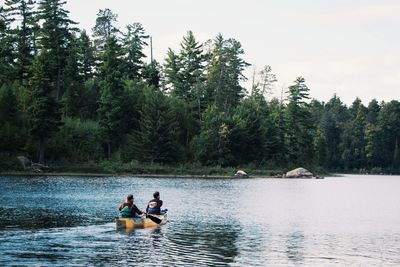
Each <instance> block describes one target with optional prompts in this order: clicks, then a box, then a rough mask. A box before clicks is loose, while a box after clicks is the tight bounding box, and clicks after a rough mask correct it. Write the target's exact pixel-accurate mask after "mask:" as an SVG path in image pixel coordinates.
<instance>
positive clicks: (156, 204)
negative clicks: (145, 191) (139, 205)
mask: <svg viewBox="0 0 400 267" xmlns="http://www.w3.org/2000/svg"><path fill="white" fill-rule="evenodd" d="M153 197H154V199H152V200H150V201H149V203H148V204H147V208H146V212H147V214H155V215H160V214H161V206H162V204H163V202H162V200H161V199H160V193H159V192H158V191H156V192H154V194H153Z"/></svg>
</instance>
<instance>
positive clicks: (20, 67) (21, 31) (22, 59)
mask: <svg viewBox="0 0 400 267" xmlns="http://www.w3.org/2000/svg"><path fill="white" fill-rule="evenodd" d="M5 4H6V5H7V6H8V8H7V9H6V11H7V12H8V13H9V15H10V19H11V21H13V22H14V21H17V22H18V23H17V27H16V28H15V29H13V30H11V33H12V36H13V39H14V41H15V46H16V61H15V63H14V64H15V69H16V75H17V77H16V78H17V79H18V80H19V82H20V84H26V82H27V81H28V79H29V69H30V67H31V65H32V62H33V57H34V53H35V51H34V49H35V44H36V37H35V35H36V31H37V29H38V26H37V24H36V12H35V11H34V8H35V2H34V1H32V0H6V1H5Z"/></svg>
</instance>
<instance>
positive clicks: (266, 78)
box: [251, 65, 278, 99]
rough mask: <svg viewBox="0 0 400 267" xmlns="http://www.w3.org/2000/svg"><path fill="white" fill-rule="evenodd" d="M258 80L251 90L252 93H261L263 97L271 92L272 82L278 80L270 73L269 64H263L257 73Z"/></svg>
mask: <svg viewBox="0 0 400 267" xmlns="http://www.w3.org/2000/svg"><path fill="white" fill-rule="evenodd" d="M259 76H260V81H258V82H257V83H255V84H254V82H253V88H252V91H251V94H252V95H262V96H263V97H264V98H265V99H266V98H267V95H268V94H270V93H271V91H272V88H273V87H274V83H275V82H277V81H278V80H277V79H276V75H275V74H273V73H272V68H271V66H269V65H266V66H264V68H263V69H262V70H261V71H260V73H259Z"/></svg>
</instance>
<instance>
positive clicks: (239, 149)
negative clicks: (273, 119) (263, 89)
mask: <svg viewBox="0 0 400 267" xmlns="http://www.w3.org/2000/svg"><path fill="white" fill-rule="evenodd" d="M268 113H269V111H268V106H267V103H266V101H265V100H264V98H263V97H250V98H248V99H245V100H243V102H241V103H240V105H239V106H238V107H237V109H236V112H235V114H234V115H233V118H232V120H233V123H232V127H231V128H232V130H231V135H230V141H231V151H232V155H233V156H234V159H235V163H236V164H247V163H251V162H254V163H260V162H263V161H264V160H265V159H266V158H268V156H269V155H268V152H269V151H268V149H269V147H268V145H267V138H268V137H269V136H268V134H269V132H268V126H269V125H268V124H269V123H270V122H269V114H268Z"/></svg>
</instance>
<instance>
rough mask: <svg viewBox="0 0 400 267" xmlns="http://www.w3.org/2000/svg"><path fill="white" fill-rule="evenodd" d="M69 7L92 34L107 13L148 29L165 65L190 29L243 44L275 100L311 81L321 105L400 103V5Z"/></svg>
mask: <svg viewBox="0 0 400 267" xmlns="http://www.w3.org/2000/svg"><path fill="white" fill-rule="evenodd" d="M1 2H4V1H3V0H1V1H0V3H1ZM66 8H67V9H68V10H69V11H70V12H71V14H70V16H71V18H72V19H73V20H75V21H77V22H79V23H80V24H79V27H80V28H85V29H87V30H90V29H91V28H92V27H93V26H94V24H95V20H96V14H97V12H98V10H99V9H104V8H110V9H111V10H112V11H113V12H114V13H116V14H118V20H119V26H120V27H121V28H124V27H125V26H126V25H127V24H129V23H133V22H140V23H142V25H143V26H144V28H145V29H146V31H147V33H148V34H150V35H151V36H152V37H153V48H154V57H155V59H156V60H158V61H160V62H161V63H163V62H164V58H165V56H166V52H167V49H168V47H171V48H172V49H174V50H176V49H178V47H179V43H180V42H181V41H182V37H183V35H185V34H186V32H187V31H188V30H192V31H193V33H194V35H195V37H196V38H197V39H198V40H199V41H201V42H203V41H205V40H207V39H210V38H214V37H215V36H216V35H217V34H218V33H222V34H223V35H224V37H225V38H235V39H237V40H238V41H240V42H241V44H242V46H243V48H244V51H245V56H244V58H245V60H246V61H248V62H249V63H251V64H252V66H251V67H249V69H248V71H247V72H246V75H247V77H248V78H249V80H251V78H252V73H253V68H254V67H255V68H256V70H257V71H259V70H260V69H261V68H262V67H263V66H264V65H270V66H271V67H272V70H273V72H274V73H275V74H276V75H277V78H278V83H277V86H276V87H277V88H276V90H275V91H276V92H275V94H274V95H279V93H277V92H279V91H280V90H281V88H282V87H287V86H289V85H291V84H292V82H293V80H295V78H296V77H298V76H303V77H304V78H305V79H306V83H307V85H308V86H309V88H310V89H311V92H310V94H311V97H313V98H316V99H318V100H321V101H327V100H329V99H330V98H331V97H332V96H333V94H334V93H336V94H337V95H338V96H339V97H340V98H341V99H342V101H343V102H345V103H346V104H351V102H352V101H353V100H354V99H355V98H356V97H360V98H361V99H362V100H363V103H364V104H368V102H369V101H370V100H371V99H373V98H376V99H377V100H379V101H380V100H385V101H389V100H392V99H396V100H399V98H400V0H375V1H372V0H330V1H329V0H305V1H299V0H274V1H272V0H246V1H244V0H242V1H239V0H229V1H228V0H201V1H200V0H199V1H190V0H162V1H161V0H159V1H155V0H153V1H151V0H147V1H146V0H145V1H143V0H141V1H136V0H114V1H110V0H67V5H66Z"/></svg>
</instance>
